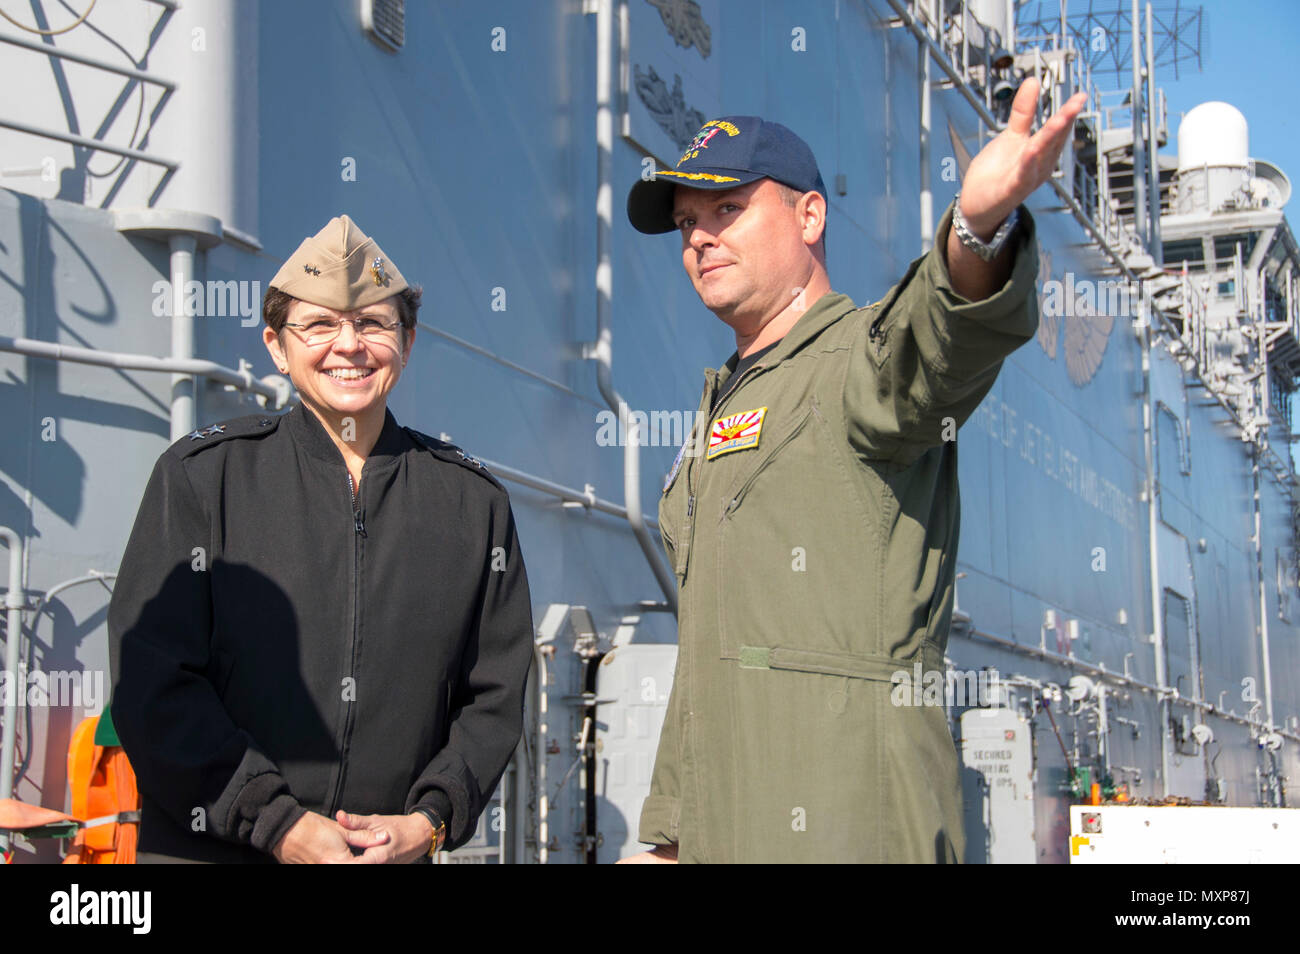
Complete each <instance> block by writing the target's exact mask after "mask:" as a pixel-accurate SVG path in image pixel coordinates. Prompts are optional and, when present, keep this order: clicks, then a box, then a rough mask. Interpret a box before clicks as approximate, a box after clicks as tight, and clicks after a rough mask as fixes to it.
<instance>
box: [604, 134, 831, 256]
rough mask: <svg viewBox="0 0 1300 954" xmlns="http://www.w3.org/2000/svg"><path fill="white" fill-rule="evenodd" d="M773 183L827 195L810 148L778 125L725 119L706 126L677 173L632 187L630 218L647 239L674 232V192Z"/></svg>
mask: <svg viewBox="0 0 1300 954" xmlns="http://www.w3.org/2000/svg"><path fill="white" fill-rule="evenodd" d="M759 179H774V180H776V181H777V182H781V183H784V184H785V185H787V186H789V187H790V188H792V189H794V190H796V191H797V192H820V193H821V194H822V196H824V197H825V196H826V195H827V193H826V186H825V184H824V183H823V182H822V174H821V172H820V171H818V169H817V160H816V158H814V156H813V153H812V150H811V149H809V148H808V144H807V143H806V142H804V141H803V140H802V139H800V138H799V137H798V136H796V135H795V134H794V133H793V132H791V131H790V130H789V129H787V128H786V127H785V126H782V125H781V124H780V123H774V122H769V121H767V120H765V119H760V118H759V117H758V116H723V117H722V118H721V119H712V120H709V121H708V122H707V123H705V124H704V125H703V126H702V127H701V128H700V131H699V132H698V133H696V134H695V138H694V139H692V140H691V142H690V144H689V145H688V146H687V147H686V151H685V152H684V153H682V157H681V158H680V159H678V160H677V167H676V168H675V169H656V170H655V172H654V175H653V176H650V177H649V178H646V179H642V180H640V181H638V182H637V183H636V184H635V185H633V186H632V190H631V191H630V192H629V193H628V196H627V217H628V220H629V221H630V222H631V223H632V227H633V228H634V229H636V230H637V231H638V232H645V233H646V234H647V235H657V234H659V233H662V232H675V231H677V226H676V224H675V223H674V222H673V193H674V190H675V189H676V188H677V186H679V185H680V186H687V187H689V188H692V189H713V190H717V189H735V188H737V187H739V186H743V185H747V184H748V183H750V182H757V181H758V180H759Z"/></svg>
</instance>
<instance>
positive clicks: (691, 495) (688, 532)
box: [680, 364, 768, 583]
mask: <svg viewBox="0 0 1300 954" xmlns="http://www.w3.org/2000/svg"><path fill="white" fill-rule="evenodd" d="M767 367H768V365H765V364H756V365H754V366H753V367H752V368H748V369H747V370H746V371H745V373H744V374H742V375H741V376H740V377H739V378H737V379H736V380H735V381H733V382H732V383H731V384H730V386H728V388H727V389H726V390H725V391H723V392H722V396H721V397H719V398H718V399H717V400H716V401H714V402H713V405H712V408H711V409H710V410H709V416H708V422H709V424H708V426H707V427H706V428H705V431H704V433H703V434H701V435H700V438H701V444H702V446H701V447H699V448H696V451H697V453H696V455H695V456H696V457H697V458H698V457H699V456H701V455H703V456H704V457H705V459H706V460H707V459H708V449H709V434H711V433H712V431H713V425H712V423H711V422H713V421H715V420H717V415H718V412H719V411H720V410H721V409H722V405H723V404H724V403H725V402H726V400H727V398H729V397H730V396H731V395H732V394H734V393H735V392H736V391H737V390H738V389H739V387H740V385H741V384H742V383H743V382H744V381H745V380H746V379H748V378H749V377H750V376H751V375H753V374H754V373H755V372H758V371H762V370H764V369H765V368H767ZM709 373H710V374H713V373H714V372H712V371H710V372H709ZM710 384H712V381H710V382H709V384H706V385H705V386H704V394H702V395H701V396H700V403H701V404H704V398H705V397H706V396H707V395H708V392H709V385H710ZM691 463H692V464H694V463H696V461H692V462H691ZM694 478H695V469H694V467H693V466H689V465H688V466H687V469H686V526H685V527H683V528H682V539H683V540H684V541H685V543H686V552H685V554H684V556H685V559H683V560H682V561H680V562H681V564H682V571H681V579H680V582H681V583H685V582H686V567H687V564H688V563H689V562H690V554H691V548H692V547H693V546H694V545H695V480H694Z"/></svg>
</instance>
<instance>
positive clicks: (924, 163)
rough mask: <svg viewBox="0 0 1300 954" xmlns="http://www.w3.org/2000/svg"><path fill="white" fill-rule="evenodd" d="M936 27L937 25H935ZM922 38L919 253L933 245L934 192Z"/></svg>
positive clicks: (919, 56)
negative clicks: (932, 190) (931, 186)
mask: <svg viewBox="0 0 1300 954" xmlns="http://www.w3.org/2000/svg"><path fill="white" fill-rule="evenodd" d="M936 6H937V3H932V4H931V12H930V15H929V19H930V21H931V22H932V23H935V24H938V22H939V20H938V15H937V11H935V7H936ZM936 29H937V26H936ZM928 54H929V50H928V49H927V48H926V45H925V42H924V41H923V40H917V41H916V61H917V71H916V72H917V82H918V83H919V84H920V86H921V135H920V144H921V155H920V162H921V169H920V173H921V254H922V255H924V254H925V253H926V252H928V251H930V248H931V246H933V245H934V193H933V192H931V191H930V57H929V55H928Z"/></svg>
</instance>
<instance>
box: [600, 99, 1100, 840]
mask: <svg viewBox="0 0 1300 954" xmlns="http://www.w3.org/2000/svg"><path fill="white" fill-rule="evenodd" d="M1037 96H1038V83H1037V81H1035V80H1032V79H1031V80H1028V81H1027V82H1025V83H1024V85H1023V86H1022V87H1021V89H1020V91H1019V93H1018V94H1017V96H1016V99H1015V101H1014V103H1013V105H1012V112H1011V118H1010V121H1009V123H1008V125H1007V128H1006V129H1005V130H1004V131H1003V132H1001V133H1000V134H999V135H998V136H997V137H996V138H994V139H993V140H992V141H991V142H989V143H988V144H987V145H986V146H985V147H984V149H983V150H981V151H980V153H979V155H977V156H976V157H975V159H974V160H973V161H972V162H971V164H970V167H969V169H968V170H967V172H966V175H965V178H964V181H963V183H962V189H961V192H960V193H959V194H958V196H957V198H956V200H955V201H954V203H953V205H952V207H950V208H949V210H948V211H947V212H946V213H945V214H944V216H943V218H942V220H941V221H940V223H939V227H938V229H937V230H936V238H935V244H934V248H933V249H932V250H931V251H930V252H929V253H928V254H926V255H925V256H923V257H922V258H920V259H918V260H917V261H915V262H914V263H912V265H911V267H910V268H909V269H908V271H907V274H906V275H905V276H904V277H903V279H902V281H901V282H899V284H898V285H896V286H894V288H892V289H891V290H890V291H889V293H888V294H887V295H886V296H885V297H884V298H883V299H882V300H881V301H879V302H877V303H876V304H874V305H871V306H870V307H868V308H857V307H856V306H855V305H854V303H853V302H852V301H851V300H850V299H849V298H848V297H847V296H844V295H838V294H835V293H833V292H832V291H831V286H830V281H829V279H828V277H827V274H826V265H825V252H824V244H823V243H822V242H821V238H822V232H823V228H824V225H825V221H826V189H825V186H824V185H823V184H822V179H821V175H820V173H819V172H818V170H817V164H816V160H815V159H814V158H813V155H812V152H811V150H810V149H809V148H808V146H807V145H806V144H805V143H804V142H803V141H802V140H801V139H799V138H798V137H797V136H795V135H794V134H793V133H791V132H790V131H789V130H788V129H786V128H785V127H783V126H779V125H777V124H775V123H770V122H764V121H763V120H761V119H758V118H757V117H752V116H731V117H726V118H723V119H718V120H713V121H712V122H709V123H706V124H705V126H704V128H702V129H701V130H700V132H699V134H698V135H697V136H696V137H695V140H694V141H693V142H692V143H691V145H690V146H689V147H688V148H687V151H686V153H685V155H683V156H682V158H681V160H680V161H679V162H678V163H677V167H676V168H675V169H671V170H660V171H658V172H657V173H656V175H655V177H654V178H653V179H651V180H646V181H641V182H638V183H637V184H636V185H635V186H634V187H633V189H632V191H631V193H630V194H629V196H628V217H629V219H630V220H631V222H632V224H633V226H635V227H636V228H637V229H638V230H639V231H641V232H645V233H649V234H656V233H664V232H672V231H676V232H678V233H679V234H680V236H681V242H682V261H683V264H684V266H685V268H686V273H687V275H688V276H689V277H690V279H691V282H692V284H693V285H694V286H695V290H696V291H697V292H698V293H699V296H700V299H701V300H702V301H703V302H704V304H705V306H706V307H707V308H708V309H709V310H710V311H712V312H713V313H714V314H715V315H717V317H718V318H720V319H721V320H722V321H724V322H726V323H727V324H728V325H729V326H730V327H731V328H732V329H733V330H734V331H735V333H736V354H735V355H733V356H732V358H731V359H730V360H729V361H728V362H727V364H726V366H725V367H724V368H722V369H721V370H719V371H712V370H709V371H706V372H705V387H704V394H703V396H702V398H701V403H700V415H699V417H698V420H699V422H700V423H699V424H698V425H697V427H696V431H695V433H693V434H692V435H691V438H690V439H688V441H687V443H686V445H684V447H683V453H682V454H679V455H678V459H677V461H676V462H675V463H674V464H673V468H672V471H671V472H670V473H669V475H668V479H667V481H666V483H665V488H664V495H663V498H662V499H661V501H660V504H659V523H660V527H661V530H662V534H663V541H664V546H665V548H666V550H667V552H668V556H669V559H670V562H671V564H672V566H673V568H674V571H675V572H676V575H677V585H678V602H679V609H678V632H679V651H678V658H677V670H676V674H675V676H674V680H673V689H672V695H671V697H670V699H669V703H668V711H667V715H666V717H665V721H664V727H663V732H662V734H661V736H660V741H659V750H658V754H657V757H656V760H655V768H654V774H653V778H652V781H651V786H650V794H649V797H648V798H647V799H646V801H645V804H644V806H643V808H642V812H641V824H640V836H639V837H640V840H641V841H643V842H645V843H647V844H650V845H653V846H655V847H654V848H653V849H652V850H650V851H648V852H643V853H641V854H638V855H634V856H633V857H631V858H628V859H625V860H626V861H638V862H654V861H668V862H671V861H677V860H680V861H694V862H765V861H809V862H813V861H819V862H827V861H880V862H935V861H939V862H945V861H957V860H960V859H961V858H962V856H963V852H964V842H965V839H964V837H963V834H962V813H961V793H960V787H959V776H958V766H957V756H956V750H955V748H954V745H953V740H952V735H951V733H950V732H949V729H948V724H947V720H946V718H945V714H944V709H943V707H942V705H939V706H934V705H920V706H898V705H894V704H892V702H891V688H892V684H891V680H892V677H893V674H894V673H896V672H898V671H903V672H905V673H907V674H908V675H909V677H911V676H912V675H913V674H914V672H915V670H914V666H915V665H916V664H920V666H921V668H922V670H923V671H924V672H926V673H929V672H932V671H942V670H943V668H944V662H943V660H944V651H945V648H946V646H947V640H948V626H949V623H950V621H951V616H952V599H953V579H954V564H955V562H956V555H957V532H958V524H959V505H958V497H957V453H956V445H955V436H956V428H957V427H959V426H960V425H961V423H962V422H964V421H965V420H966V418H967V417H969V416H970V414H971V413H972V412H973V411H974V410H975V408H976V407H978V405H979V403H980V401H981V400H982V399H983V398H984V396H985V394H987V393H988V390H989V388H991V387H992V385H993V381H994V379H995V378H996V377H997V374H998V371H999V370H1000V368H1001V365H1002V360H1003V359H1004V358H1005V357H1006V356H1007V355H1008V354H1010V353H1011V352H1012V351H1014V350H1015V349H1016V348H1018V347H1019V346H1020V345H1022V344H1023V343H1025V342H1026V341H1028V340H1029V339H1030V338H1031V337H1032V336H1033V334H1034V332H1035V330H1036V328H1037V324H1038V312H1037V306H1036V303H1035V299H1034V278H1035V275H1036V273H1037V259H1038V256H1037V250H1036V247H1035V240H1034V223H1033V220H1032V219H1031V218H1030V216H1029V213H1028V211H1027V210H1026V209H1025V208H1024V207H1023V206H1022V205H1021V202H1023V201H1024V199H1026V198H1027V197H1028V196H1029V195H1030V193H1032V192H1033V191H1034V190H1035V189H1037V188H1038V187H1039V186H1040V185H1042V184H1043V183H1044V182H1045V181H1046V180H1047V178H1048V176H1049V175H1050V174H1051V172H1052V169H1053V168H1054V167H1055V165H1056V160H1057V157H1058V156H1059V155H1060V152H1061V149H1062V147H1063V145H1064V143H1065V141H1066V139H1067V137H1069V135H1070V134H1071V130H1072V128H1073V123H1074V119H1075V117H1076V116H1077V115H1078V114H1079V112H1080V110H1081V109H1082V107H1083V104H1084V101H1085V97H1084V95H1083V94H1078V95H1076V96H1075V97H1073V98H1072V99H1071V100H1070V101H1069V102H1067V103H1066V104H1065V105H1064V106H1063V107H1062V109H1061V110H1060V111H1059V112H1058V113H1057V114H1056V115H1055V116H1053V117H1052V118H1050V119H1049V120H1048V121H1047V122H1046V123H1044V125H1043V128H1042V129H1040V130H1039V131H1038V132H1037V133H1036V134H1034V135H1031V134H1030V130H1031V125H1032V121H1033V116H1034V107H1035V104H1036V102H1037Z"/></svg>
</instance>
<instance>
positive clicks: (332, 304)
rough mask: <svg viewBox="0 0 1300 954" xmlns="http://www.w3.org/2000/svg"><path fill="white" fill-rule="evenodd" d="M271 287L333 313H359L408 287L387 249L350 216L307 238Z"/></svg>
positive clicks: (332, 222) (283, 267)
mask: <svg viewBox="0 0 1300 954" xmlns="http://www.w3.org/2000/svg"><path fill="white" fill-rule="evenodd" d="M271 286H272V287H274V288H278V289H280V291H282V292H284V293H285V294H286V295H292V296H293V297H294V298H297V299H299V300H301V301H306V302H311V303H312V304H313V305H323V306H324V307H326V308H332V309H334V310H335V311H356V310H358V309H360V308H364V307H366V306H367V305H373V304H374V303H375V302H379V301H383V300H384V299H385V298H388V297H390V296H392V295H396V294H397V293H398V292H400V291H404V290H405V289H406V288H407V287H408V286H407V284H406V279H405V278H403V277H402V273H401V272H399V271H398V270H397V266H396V265H394V264H393V263H392V262H391V261H390V260H389V259H388V257H387V256H386V255H384V252H383V249H381V248H380V247H379V246H378V245H377V244H376V243H375V240H374V239H372V238H370V237H369V236H367V235H366V233H365V232H362V231H361V229H359V228H357V224H356V223H355V222H353V221H352V220H351V219H350V218H348V217H347V216H346V215H340V216H337V217H335V218H332V219H330V221H329V224H328V225H326V226H325V228H323V229H321V230H320V231H319V232H317V233H316V234H315V235H313V236H312V237H311V238H309V239H304V240H303V243H302V244H301V245H299V246H298V250H297V251H296V252H294V253H293V254H292V255H290V256H289V260H288V261H287V262H285V263H284V265H282V266H281V267H280V270H279V271H278V272H276V273H275V277H274V278H272V279H271Z"/></svg>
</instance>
